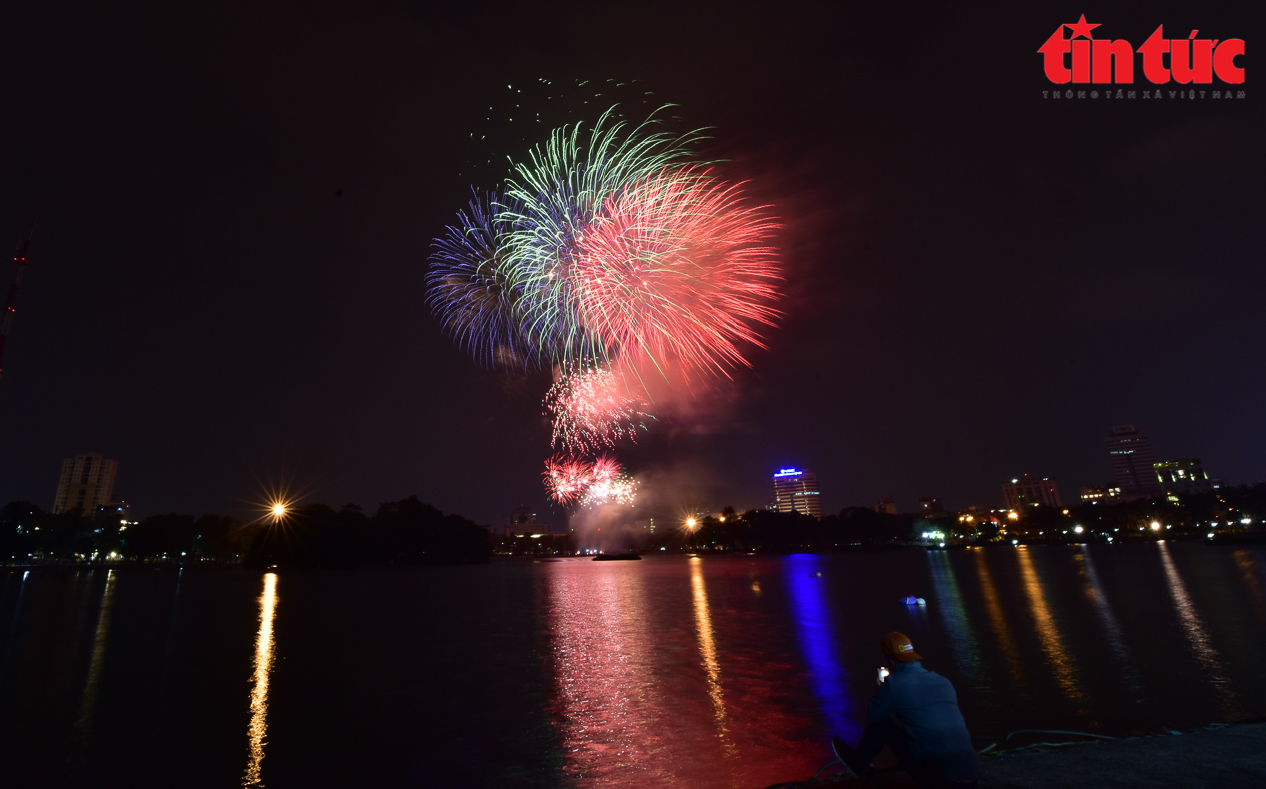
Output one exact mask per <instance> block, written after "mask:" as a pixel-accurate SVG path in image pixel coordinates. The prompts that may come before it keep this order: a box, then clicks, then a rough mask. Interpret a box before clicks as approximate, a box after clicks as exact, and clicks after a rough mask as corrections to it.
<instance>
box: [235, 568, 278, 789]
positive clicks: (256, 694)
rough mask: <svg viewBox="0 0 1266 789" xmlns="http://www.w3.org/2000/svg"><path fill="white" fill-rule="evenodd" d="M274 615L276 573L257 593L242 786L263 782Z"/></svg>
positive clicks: (265, 578)
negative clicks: (256, 631)
mask: <svg viewBox="0 0 1266 789" xmlns="http://www.w3.org/2000/svg"><path fill="white" fill-rule="evenodd" d="M276 616H277V574H276V573H268V574H266V575H265V576H264V591H263V594H261V595H260V596H259V635H257V636H256V638H255V680H254V681H255V684H254V686H253V687H252V689H251V722H250V725H249V726H248V727H247V729H246V732H247V736H248V738H249V739H250V757H249V758H248V760H247V762H246V772H245V774H243V776H242V786H250V787H256V786H263V785H264V784H263V783H262V782H261V781H260V770H261V768H262V767H263V761H264V746H265V745H267V744H268V740H267V737H268V679H269V677H270V676H271V675H272V671H273V620H274V619H275V618H276Z"/></svg>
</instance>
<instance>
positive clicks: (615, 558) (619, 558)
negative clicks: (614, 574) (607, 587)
mask: <svg viewBox="0 0 1266 789" xmlns="http://www.w3.org/2000/svg"><path fill="white" fill-rule="evenodd" d="M593 560H594V561H595V562H640V561H641V560H642V557H641V556H638V555H637V554H636V553H600V554H598V555H597V556H595V557H593Z"/></svg>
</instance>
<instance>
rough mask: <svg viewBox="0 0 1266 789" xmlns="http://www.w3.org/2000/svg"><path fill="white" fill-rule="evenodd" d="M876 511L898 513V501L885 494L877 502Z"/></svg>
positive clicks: (890, 513) (886, 513)
mask: <svg viewBox="0 0 1266 789" xmlns="http://www.w3.org/2000/svg"><path fill="white" fill-rule="evenodd" d="M875 512H882V513H883V514H885V515H896V514H897V502H895V501H893V500H892V496H884V497H883V498H882V499H880V500H879V501H877V502H875Z"/></svg>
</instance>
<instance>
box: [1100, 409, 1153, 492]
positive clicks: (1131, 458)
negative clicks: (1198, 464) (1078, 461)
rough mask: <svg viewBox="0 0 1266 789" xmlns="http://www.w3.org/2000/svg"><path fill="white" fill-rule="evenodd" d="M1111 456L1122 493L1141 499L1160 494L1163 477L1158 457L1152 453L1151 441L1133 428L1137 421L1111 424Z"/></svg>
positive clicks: (1109, 442) (1109, 449)
mask: <svg viewBox="0 0 1266 789" xmlns="http://www.w3.org/2000/svg"><path fill="white" fill-rule="evenodd" d="M1105 441H1106V443H1107V445H1108V456H1109V457H1110V458H1111V460H1112V473H1113V475H1114V476H1115V477H1116V483H1117V487H1118V488H1120V489H1121V495H1122V496H1123V497H1124V498H1127V499H1142V498H1148V497H1150V496H1159V495H1160V494H1161V485H1160V480H1159V479H1157V478H1156V469H1155V468H1154V465H1155V463H1156V457H1155V456H1154V455H1153V454H1152V442H1151V441H1150V440H1149V439H1148V437H1147V436H1145V435H1143V434H1142V433H1140V432H1139V431H1137V430H1135V429H1134V425H1120V426H1118V427H1114V428H1112V433H1111V434H1110V435H1109V436H1108V437H1107V439H1105Z"/></svg>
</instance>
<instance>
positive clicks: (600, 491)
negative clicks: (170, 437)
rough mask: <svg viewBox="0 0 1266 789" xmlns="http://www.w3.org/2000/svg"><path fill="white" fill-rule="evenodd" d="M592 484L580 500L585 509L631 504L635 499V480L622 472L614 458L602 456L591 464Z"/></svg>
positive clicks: (622, 468)
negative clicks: (605, 505) (606, 505)
mask: <svg viewBox="0 0 1266 789" xmlns="http://www.w3.org/2000/svg"><path fill="white" fill-rule="evenodd" d="M591 476H592V480H593V481H592V482H591V483H590V485H589V488H588V489H587V490H586V491H585V495H584V496H583V497H582V498H581V503H582V504H584V505H585V506H586V507H598V506H601V505H603V504H629V505H631V504H633V500H634V499H635V498H636V497H637V480H635V479H633V478H632V477H630V476H629V475H628V474H626V473H625V472H624V467H623V466H621V465H620V464H619V463H617V462H616V461H615V458H613V457H610V456H608V455H604V456H602V457H600V458H598V459H597V460H595V461H594V462H593V466H592V472H591Z"/></svg>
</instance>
